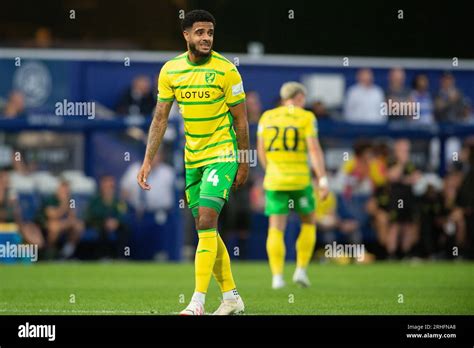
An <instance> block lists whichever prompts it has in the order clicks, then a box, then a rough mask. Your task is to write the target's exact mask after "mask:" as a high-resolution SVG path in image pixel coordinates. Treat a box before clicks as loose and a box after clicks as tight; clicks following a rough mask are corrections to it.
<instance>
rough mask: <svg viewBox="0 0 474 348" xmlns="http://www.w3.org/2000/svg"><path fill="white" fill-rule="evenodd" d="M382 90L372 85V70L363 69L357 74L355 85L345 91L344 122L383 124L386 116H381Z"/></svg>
mask: <svg viewBox="0 0 474 348" xmlns="http://www.w3.org/2000/svg"><path fill="white" fill-rule="evenodd" d="M383 101H384V93H383V90H382V89H381V88H380V87H379V86H376V85H375V84H374V76H373V73H372V70H370V69H367V68H364V69H360V70H359V71H358V72H357V84H356V85H354V86H351V87H350V88H349V90H348V91H347V97H346V102H345V105H344V117H345V120H346V121H349V122H354V123H372V124H384V123H386V122H387V115H382V112H381V108H382V103H383Z"/></svg>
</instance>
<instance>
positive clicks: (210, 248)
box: [194, 228, 217, 294]
mask: <svg viewBox="0 0 474 348" xmlns="http://www.w3.org/2000/svg"><path fill="white" fill-rule="evenodd" d="M198 236H199V243H198V246H197V249H196V257H195V260H194V267H195V275H196V289H195V291H196V292H202V293H204V294H205V293H206V292H207V288H208V287H209V282H210V281H211V275H212V269H213V268H214V263H215V261H216V254H217V231H216V229H215V228H209V229H206V230H198Z"/></svg>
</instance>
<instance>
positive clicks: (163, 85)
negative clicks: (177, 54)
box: [158, 65, 174, 102]
mask: <svg viewBox="0 0 474 348" xmlns="http://www.w3.org/2000/svg"><path fill="white" fill-rule="evenodd" d="M166 70H167V69H166V65H164V66H163V67H162V68H161V71H160V75H159V76H158V101H160V102H170V101H173V100H174V91H173V88H172V86H171V82H170V80H169V77H168V74H167V73H166Z"/></svg>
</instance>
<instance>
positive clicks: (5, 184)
mask: <svg viewBox="0 0 474 348" xmlns="http://www.w3.org/2000/svg"><path fill="white" fill-rule="evenodd" d="M0 223H15V224H16V225H17V229H18V232H19V233H20V234H21V236H22V237H23V240H24V241H25V242H26V243H30V244H36V245H38V249H40V250H41V249H43V247H44V244H45V243H44V238H43V235H42V234H41V231H40V230H39V228H38V226H36V225H35V224H34V223H32V222H27V221H24V220H23V218H22V215H21V208H20V205H19V203H18V198H17V195H16V193H15V192H13V191H12V189H11V187H10V175H9V172H8V171H7V170H6V169H0Z"/></svg>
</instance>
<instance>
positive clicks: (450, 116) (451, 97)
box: [434, 73, 466, 122]
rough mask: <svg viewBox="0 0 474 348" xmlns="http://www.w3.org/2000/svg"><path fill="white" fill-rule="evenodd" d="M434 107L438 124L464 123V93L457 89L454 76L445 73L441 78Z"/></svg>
mask: <svg viewBox="0 0 474 348" xmlns="http://www.w3.org/2000/svg"><path fill="white" fill-rule="evenodd" d="M434 105H435V118H436V120H437V121H438V122H460V121H463V117H464V114H465V111H464V109H465V105H466V103H465V101H464V96H463V94H462V92H461V91H460V90H459V89H458V88H457V87H456V81H455V79H454V76H453V75H452V74H450V73H444V74H443V75H442V76H441V78H440V81H439V91H438V93H437V95H436V97H435V103H434Z"/></svg>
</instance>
